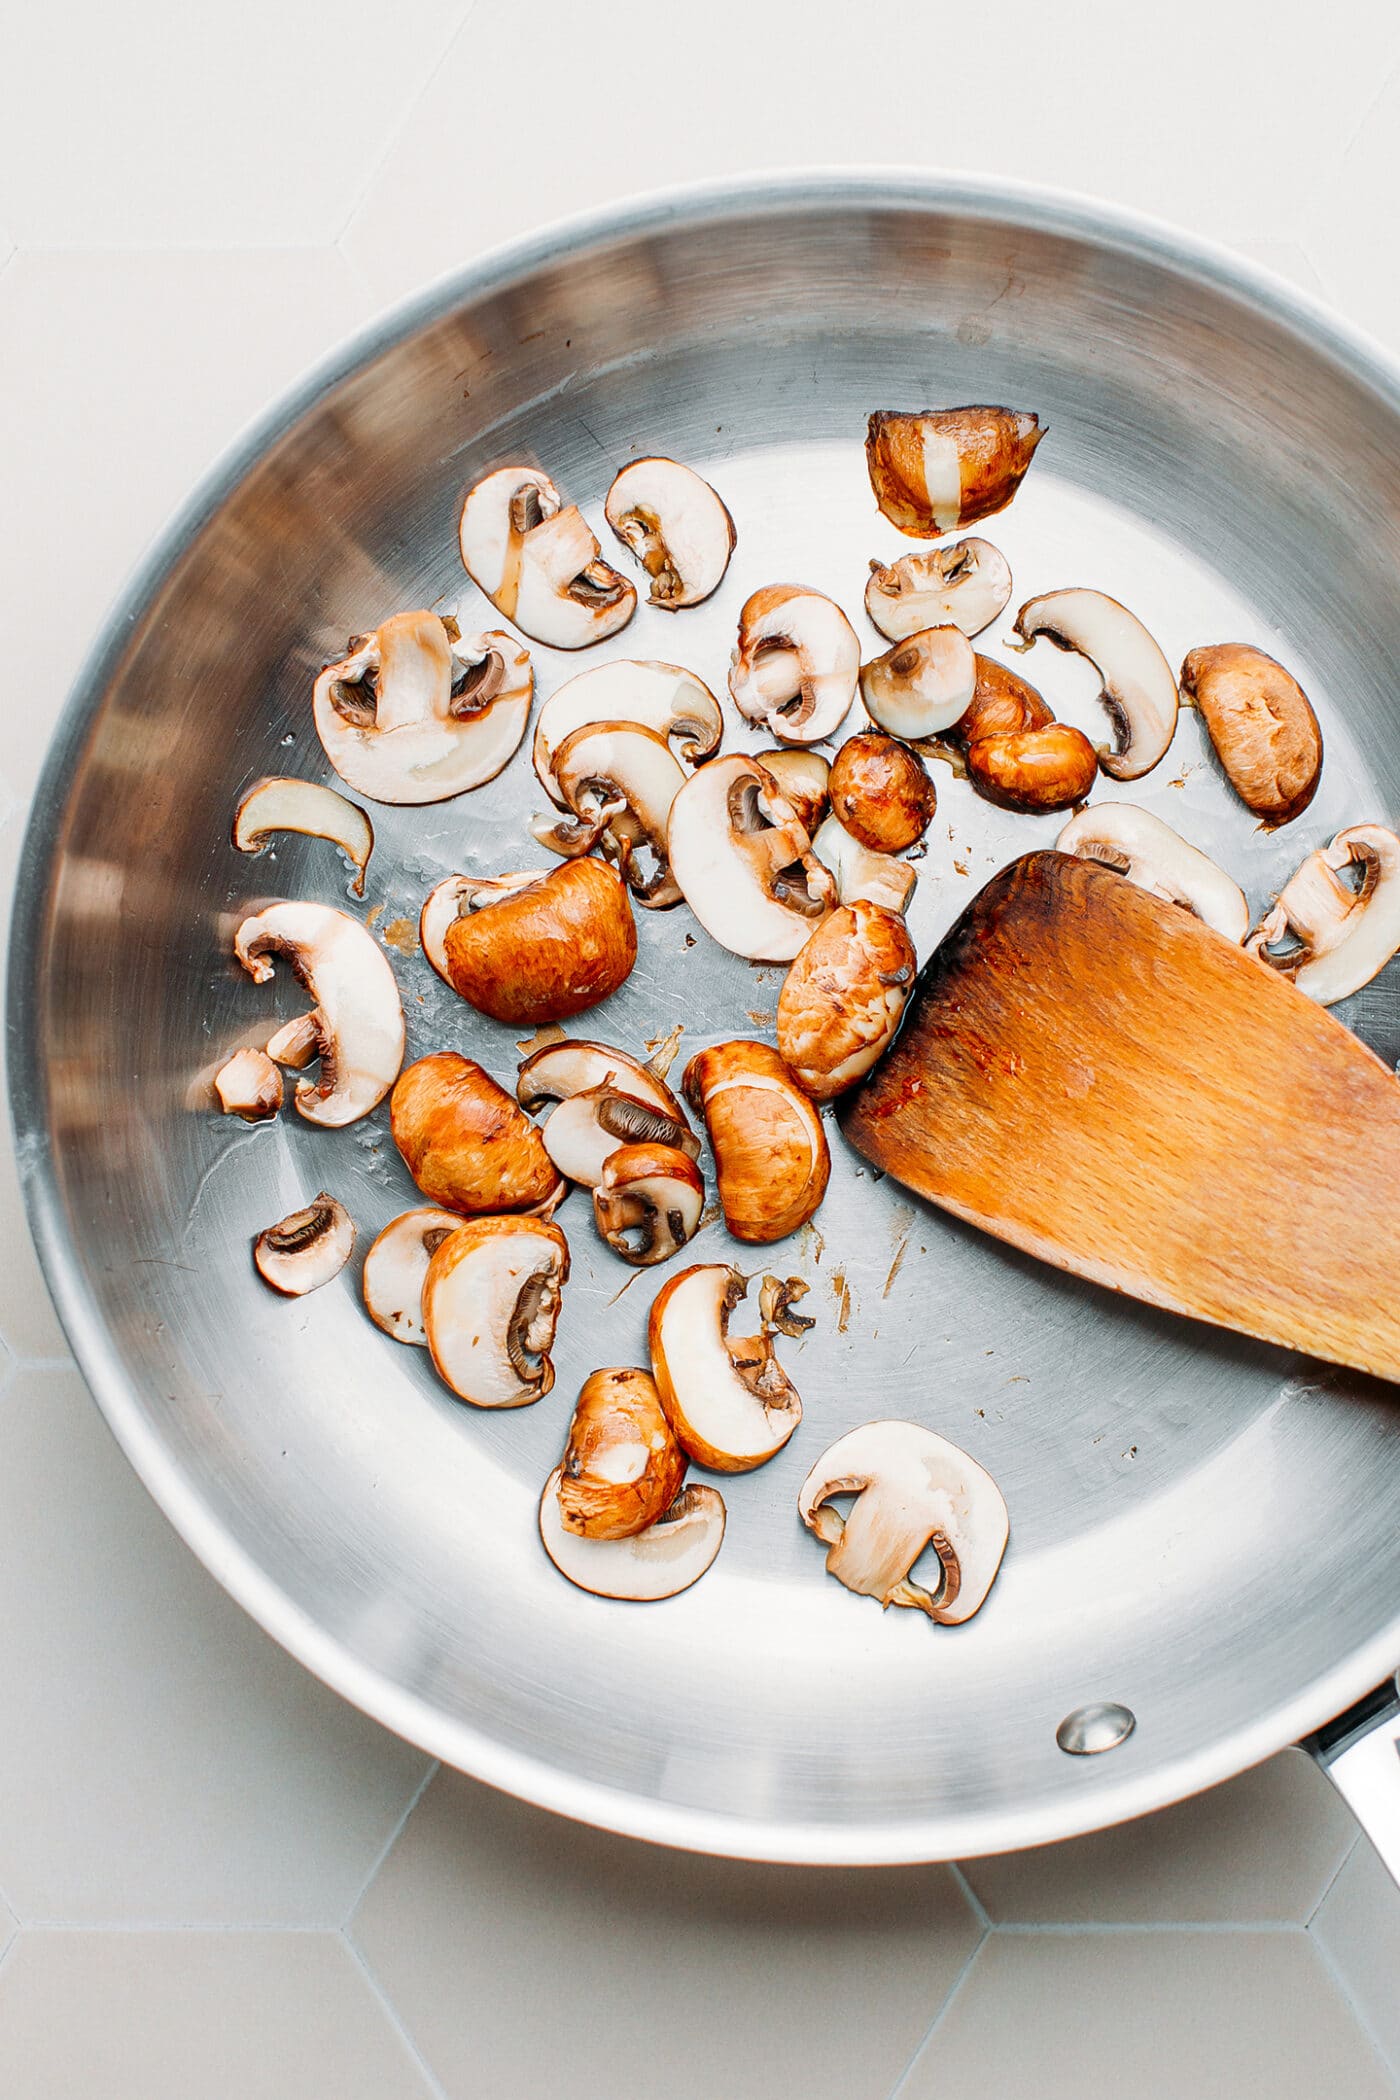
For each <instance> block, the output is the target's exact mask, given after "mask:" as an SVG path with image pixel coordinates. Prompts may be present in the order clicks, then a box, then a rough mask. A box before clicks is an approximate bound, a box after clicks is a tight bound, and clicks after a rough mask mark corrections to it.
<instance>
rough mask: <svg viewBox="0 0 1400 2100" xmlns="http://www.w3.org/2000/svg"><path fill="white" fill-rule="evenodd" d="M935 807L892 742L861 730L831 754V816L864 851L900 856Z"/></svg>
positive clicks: (912, 754)
mask: <svg viewBox="0 0 1400 2100" xmlns="http://www.w3.org/2000/svg"><path fill="white" fill-rule="evenodd" d="M970 653H971V651H970V650H969V654H970ZM937 807H938V796H937V793H936V791H935V789H934V785H933V782H932V781H931V780H930V779H929V776H928V769H927V767H926V766H925V765H924V762H923V760H922V759H921V758H920V757H919V755H918V753H917V752H916V751H911V750H910V749H909V747H908V745H907V744H901V743H900V742H899V740H898V739H897V738H896V737H892V736H886V735H884V734H883V733H882V732H881V731H879V730H864V731H862V733H861V734H860V735H859V736H853V737H848V738H847V739H846V741H845V743H844V744H843V745H842V746H841V749H840V750H839V751H838V752H837V754H836V759H835V763H834V764H833V765H832V768H831V809H832V814H833V816H835V817H837V818H839V820H840V822H841V823H842V824H843V825H844V827H845V829H846V830H847V831H849V832H850V834H851V836H852V838H854V839H855V840H856V841H857V843H858V844H860V845H862V846H864V847H865V848H866V849H867V850H868V851H869V852H871V853H903V852H904V850H905V848H906V847H909V846H913V845H915V844H916V843H917V842H918V840H920V839H921V838H922V837H923V835H924V833H925V832H926V831H927V830H928V827H929V825H930V824H931V823H932V822H933V813H934V811H935V809H936V808H937Z"/></svg>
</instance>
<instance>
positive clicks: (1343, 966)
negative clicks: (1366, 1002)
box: [1245, 824, 1400, 1006]
mask: <svg viewBox="0 0 1400 2100" xmlns="http://www.w3.org/2000/svg"><path fill="white" fill-rule="evenodd" d="M1351 866H1355V867H1356V868H1358V869H1359V870H1360V876H1361V879H1360V881H1359V883H1357V885H1356V886H1355V888H1353V887H1352V886H1351V884H1350V883H1347V882H1343V881H1342V880H1341V879H1340V878H1341V872H1342V870H1343V869H1344V868H1348V867H1351ZM1288 940H1292V941H1293V942H1294V943H1295V944H1296V945H1295V946H1293V947H1291V948H1289V949H1287V950H1286V951H1285V952H1284V953H1282V954H1274V953H1272V952H1271V951H1272V950H1273V949H1274V947H1275V946H1276V944H1277V943H1278V942H1280V941H1288ZM1245 946H1246V947H1247V949H1248V950H1249V953H1250V954H1251V955H1256V956H1258V958H1259V960H1260V962H1263V963H1267V964H1268V965H1269V966H1270V968H1271V969H1274V970H1279V971H1281V972H1282V973H1283V974H1284V975H1285V976H1287V977H1291V978H1292V979H1293V982H1294V983H1295V984H1296V985H1297V987H1298V989H1299V991H1300V992H1306V993H1307V995H1308V997H1309V998H1310V999H1316V1001H1317V1003H1318V1005H1319V1006H1335V1004H1336V1002H1337V1001H1338V1000H1339V999H1348V998H1350V996H1351V994H1352V993H1353V992H1359V991H1360V989H1361V987H1362V985H1363V984H1369V983H1370V982H1371V979H1372V978H1373V977H1374V976H1375V975H1376V974H1377V972H1378V971H1380V970H1383V969H1384V968H1385V966H1386V964H1387V963H1388V962H1389V961H1390V959H1391V957H1392V956H1393V955H1394V954H1396V952H1397V951H1400V838H1397V837H1396V835H1395V833H1394V832H1393V831H1387V830H1386V829H1385V827H1384V825H1381V824H1351V825H1348V827H1347V829H1346V830H1345V831H1339V832H1338V833H1337V836H1336V837H1335V838H1334V839H1333V841H1332V843H1331V845H1330V846H1319V847H1318V849H1317V851H1316V852H1315V853H1310V854H1309V855H1308V857H1307V859H1306V860H1305V861H1304V862H1303V864H1302V866H1301V867H1300V868H1299V869H1298V870H1297V872H1296V873H1295V874H1293V875H1291V876H1290V877H1289V879H1288V881H1287V883H1286V884H1285V885H1284V887H1283V889H1282V890H1281V891H1280V893H1279V897H1278V902H1277V903H1276V904H1275V905H1274V908H1273V910H1272V911H1271V912H1269V913H1267V914H1266V916H1265V917H1264V918H1263V919H1262V920H1261V921H1260V923H1259V925H1258V927H1257V928H1256V929H1255V931H1254V932H1253V933H1252V934H1251V935H1250V937H1249V939H1248V941H1247V942H1246V943H1245Z"/></svg>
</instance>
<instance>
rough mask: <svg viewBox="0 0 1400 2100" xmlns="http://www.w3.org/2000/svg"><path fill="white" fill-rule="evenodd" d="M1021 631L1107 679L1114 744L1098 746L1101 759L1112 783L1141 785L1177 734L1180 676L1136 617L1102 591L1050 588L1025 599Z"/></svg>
mask: <svg viewBox="0 0 1400 2100" xmlns="http://www.w3.org/2000/svg"><path fill="white" fill-rule="evenodd" d="M1016 632H1017V634H1019V635H1020V637H1021V639H1022V641H1024V642H1033V641H1034V640H1035V639H1036V637H1037V636H1038V635H1042V634H1043V635H1044V636H1045V637H1046V638H1047V640H1049V641H1052V642H1053V643H1054V644H1055V646H1056V648H1057V649H1068V650H1070V651H1071V652H1072V653H1073V654H1074V655H1076V656H1083V657H1085V658H1087V660H1088V661H1089V662H1090V663H1091V664H1092V665H1093V666H1094V668H1095V670H1096V671H1097V672H1098V674H1099V676H1100V678H1102V680H1103V691H1102V692H1101V693H1100V695H1099V698H1100V700H1101V701H1102V703H1103V705H1104V707H1105V709H1106V710H1107V712H1108V717H1109V720H1110V721H1111V722H1112V724H1113V729H1114V743H1113V744H1112V745H1107V744H1103V745H1100V746H1099V751H1098V757H1099V764H1100V765H1101V766H1102V768H1103V770H1104V772H1105V773H1107V774H1108V776H1109V778H1110V779H1111V780H1140V779H1141V778H1142V776H1143V774H1144V773H1150V772H1151V771H1152V768H1153V767H1154V766H1155V765H1156V764H1157V763H1158V761H1159V760H1160V759H1162V758H1164V757H1165V756H1166V752H1167V747H1168V745H1169V744H1170V743H1171V740H1172V738H1173V736H1174V735H1175V734H1176V715H1177V688H1176V679H1175V677H1174V676H1173V674H1172V669H1171V666H1170V664H1169V663H1168V662H1167V659H1166V658H1165V656H1163V654H1162V652H1161V650H1160V649H1159V648H1158V646H1157V644H1156V642H1154V641H1153V639H1152V636H1151V635H1150V634H1149V633H1148V631H1147V629H1146V628H1145V627H1144V626H1143V624H1142V622H1141V620H1140V619H1139V618H1138V617H1137V614H1136V613H1131V612H1129V611H1128V608H1127V606H1126V605H1120V604H1119V602H1118V600H1117V599H1116V598H1110V597H1109V596H1108V595H1107V593H1106V592H1104V591H1091V590H1083V589H1076V590H1067V591H1047V592H1046V593H1045V594H1044V596H1043V597H1040V598H1029V599H1027V601H1026V603H1025V604H1024V605H1023V606H1022V607H1021V610H1020V611H1019V612H1018V613H1017V615H1016Z"/></svg>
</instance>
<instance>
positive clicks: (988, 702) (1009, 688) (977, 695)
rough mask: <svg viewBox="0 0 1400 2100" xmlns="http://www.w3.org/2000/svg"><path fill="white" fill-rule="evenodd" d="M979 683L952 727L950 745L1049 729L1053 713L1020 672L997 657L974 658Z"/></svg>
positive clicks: (967, 743) (964, 745)
mask: <svg viewBox="0 0 1400 2100" xmlns="http://www.w3.org/2000/svg"><path fill="white" fill-rule="evenodd" d="M974 663H975V665H976V671H977V681H976V684H975V685H974V686H973V689H972V698H971V700H970V701H969V702H968V704H967V707H966V709H965V711H964V712H963V714H962V715H961V716H960V717H959V719H958V721H957V722H956V723H955V724H954V725H953V729H952V731H951V732H950V735H949V742H950V743H955V744H959V745H961V746H963V747H964V748H966V746H967V745H969V744H977V743H980V742H981V741H982V739H983V738H984V737H989V736H1009V735H1011V734H1012V733H1014V732H1015V731H1017V730H1022V729H1048V728H1049V726H1050V724H1051V723H1052V722H1053V721H1054V719H1055V717H1054V714H1053V712H1052V710H1051V708H1050V706H1049V705H1048V703H1047V702H1046V700H1045V699H1044V697H1043V696H1042V695H1041V694H1040V693H1038V692H1037V691H1036V689H1035V687H1034V686H1033V685H1032V684H1031V682H1030V680H1029V679H1028V678H1023V677H1022V676H1021V674H1020V672H1019V671H1013V670H1012V668H1011V666H1010V664H1001V663H998V662H997V660H996V658H995V657H994V656H982V655H980V654H979V655H978V656H976V657H975V658H974Z"/></svg>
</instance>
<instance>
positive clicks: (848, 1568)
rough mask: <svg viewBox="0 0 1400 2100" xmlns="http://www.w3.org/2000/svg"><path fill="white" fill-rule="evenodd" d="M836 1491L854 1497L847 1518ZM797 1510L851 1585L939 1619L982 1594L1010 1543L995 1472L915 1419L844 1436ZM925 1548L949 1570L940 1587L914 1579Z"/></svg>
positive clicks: (965, 1610) (805, 1488)
mask: <svg viewBox="0 0 1400 2100" xmlns="http://www.w3.org/2000/svg"><path fill="white" fill-rule="evenodd" d="M835 1495H854V1496H855V1498H856V1499H855V1502H854V1503H853V1504H852V1506H851V1509H850V1511H849V1513H848V1514H847V1515H846V1516H844V1517H843V1516H842V1514H841V1512H840V1511H839V1510H836V1509H833V1508H831V1506H830V1505H831V1500H832V1497H833V1496H835ZM797 1512H798V1515H799V1516H800V1517H801V1519H802V1521H803V1523H804V1524H805V1525H806V1526H807V1529H808V1530H809V1531H812V1532H815V1534H816V1536H817V1537H818V1538H819V1539H820V1540H821V1541H822V1543H823V1544H824V1545H825V1546H827V1547H828V1548H829V1549H830V1550H829V1551H828V1553H827V1556H826V1566H827V1573H828V1574H830V1575H834V1576H835V1577H836V1579H837V1581H838V1582H843V1583H844V1584H845V1585H846V1588H847V1589H848V1590H855V1591H857V1592H858V1593H859V1594H860V1595H861V1596H863V1597H875V1598H877V1599H878V1601H879V1602H880V1604H881V1605H890V1604H905V1605H910V1606H912V1607H913V1608H914V1609H915V1610H916V1611H924V1612H927V1613H928V1615H929V1617H930V1618H931V1619H936V1620H937V1621H938V1623H939V1624H940V1625H942V1626H958V1625H961V1624H962V1622H963V1620H964V1619H970V1618H971V1617H972V1615H973V1613H974V1612H975V1611H976V1610H977V1609H978V1608H979V1606H980V1605H981V1604H983V1603H984V1602H985V1600H986V1596H987V1592H988V1591H989V1590H990V1588H991V1586H992V1583H993V1582H994V1580H995V1579H996V1572H997V1569H998V1568H999V1567H1000V1566H1001V1559H1002V1555H1003V1554H1004V1553H1005V1551H1006V1540H1007V1534H1008V1528H1009V1527H1008V1520H1007V1514H1006V1504H1005V1502H1004V1501H1003V1500H1002V1495H1001V1490H1000V1488H999V1487H998V1486H997V1484H996V1482H995V1481H994V1480H993V1479H992V1476H991V1474H990V1473H987V1472H985V1471H984V1470H983V1468H982V1467H981V1466H979V1465H978V1464H977V1463H976V1461H975V1460H973V1459H971V1458H969V1457H968V1455H967V1453H966V1452H965V1451H960V1450H959V1449H958V1447H957V1445H956V1444H950V1443H949V1442H948V1441H947V1439H946V1438H944V1437H941V1436H935V1435H934V1433H933V1431H932V1430H931V1429H923V1428H921V1427H920V1426H919V1425H918V1423H916V1422H867V1423H866V1424H865V1426H864V1428H862V1429H852V1430H851V1431H850V1432H849V1434H848V1435H846V1436H843V1437H838V1438H837V1440H836V1442H835V1443H834V1444H833V1445H832V1446H831V1448H830V1450H828V1451H824V1452H823V1453H822V1455H821V1457H820V1458H819V1459H818V1460H817V1462H816V1464H815V1465H814V1466H813V1468H812V1470H811V1472H810V1473H809V1474H808V1475H807V1478H806V1479H805V1480H804V1481H803V1483H802V1486H801V1489H800V1490H799V1492H798V1497H797ZM926 1546H932V1547H933V1549H934V1551H935V1552H936V1553H937V1555H938V1558H939V1560H940V1562H941V1563H942V1569H943V1574H942V1580H941V1582H940V1583H939V1584H938V1586H937V1588H935V1589H933V1590H927V1589H924V1588H923V1587H922V1586H921V1585H920V1584H919V1583H917V1582H914V1581H913V1580H912V1579H911V1570H912V1569H913V1566H914V1563H915V1561H917V1559H918V1558H919V1555H920V1554H921V1553H922V1552H923V1551H924V1549H925V1547H926Z"/></svg>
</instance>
